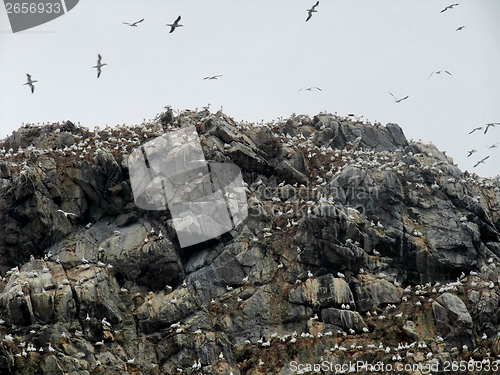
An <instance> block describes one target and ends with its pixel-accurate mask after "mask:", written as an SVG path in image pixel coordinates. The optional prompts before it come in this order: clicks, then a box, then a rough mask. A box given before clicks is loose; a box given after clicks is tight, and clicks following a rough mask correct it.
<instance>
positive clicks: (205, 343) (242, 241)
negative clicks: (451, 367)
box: [0, 109, 500, 375]
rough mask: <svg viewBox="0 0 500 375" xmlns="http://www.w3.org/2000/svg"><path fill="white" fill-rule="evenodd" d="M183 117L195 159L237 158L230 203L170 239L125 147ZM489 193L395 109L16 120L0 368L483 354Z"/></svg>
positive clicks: (7, 163)
mask: <svg viewBox="0 0 500 375" xmlns="http://www.w3.org/2000/svg"><path fill="white" fill-rule="evenodd" d="M192 125H194V126H196V130H197V133H198V136H199V139H200V144H201V146H202V149H203V153H204V156H205V158H206V159H207V160H208V161H210V162H219V163H233V164H235V165H237V166H238V167H239V168H240V169H241V171H242V175H243V179H244V181H245V183H246V187H245V193H246V194H247V198H248V201H247V204H248V217H247V219H246V220H245V221H244V222H243V223H242V224H240V225H239V226H238V227H236V228H234V229H233V230H232V231H229V232H228V233H225V234H223V235H221V236H218V237H217V238H213V239H211V240H209V241H206V242H204V243H199V244H196V245H193V246H190V247H188V248H181V247H180V245H179V241H178V239H177V232H176V230H175V229H176V227H175V226H174V225H173V218H172V215H171V214H170V212H169V210H168V209H166V210H158V211H153V210H145V209H141V208H140V207H138V206H137V205H136V204H135V201H134V195H133V191H132V185H131V182H130V170H129V165H128V156H129V155H130V154H131V153H132V151H133V150H134V149H136V148H137V147H139V146H140V145H142V144H145V143H146V142H148V141H151V140H152V139H155V138H156V137H160V136H162V134H164V133H165V132H167V133H168V132H171V131H175V130H177V129H179V128H183V127H187V126H192ZM499 199H500V181H499V180H498V178H496V179H485V178H481V177H479V176H477V175H474V174H470V173H469V172H467V171H466V172H462V171H460V169H459V168H458V167H457V166H456V165H454V164H453V161H452V159H451V158H449V157H448V156H446V154H445V153H444V152H441V151H439V150H438V149H437V148H436V147H435V146H433V145H424V144H422V143H419V142H413V141H408V140H407V139H406V138H405V136H404V134H403V131H402V129H401V128H400V127H399V126H398V125H396V124H387V125H386V126H382V125H380V124H374V125H372V124H368V123H361V122H359V121H353V120H352V119H351V118H349V117H340V116H337V115H331V114H326V113H320V114H318V115H317V116H314V117H313V118H309V117H307V116H295V115H294V116H292V117H291V118H290V119H287V120H285V121H280V122H273V123H269V124H248V123H244V122H242V123H237V122H235V121H234V120H232V119H231V118H229V117H228V116H226V115H224V114H222V113H220V112H218V113H216V114H211V113H210V112H208V111H207V110H204V111H201V112H191V111H186V112H184V113H181V114H179V115H177V116H174V114H173V111H172V110H171V109H168V110H167V111H166V112H165V113H162V114H160V115H158V116H157V120H156V121H151V122H148V123H143V124H141V125H137V126H131V127H125V126H118V127H116V128H109V127H108V128H106V129H96V130H94V131H90V130H88V129H86V128H84V127H81V126H77V125H74V124H73V123H71V122H70V121H67V122H65V123H63V124H51V125H45V126H26V127H23V128H21V129H19V130H18V131H16V132H14V133H13V134H12V135H11V136H9V137H7V138H6V139H4V140H2V141H1V142H0V273H1V275H2V277H3V279H2V280H1V281H0V319H1V320H0V340H1V341H2V346H1V347H0V372H2V373H3V372H5V373H13V374H55V373H73V374H124V373H129V374H174V373H176V372H181V371H182V372H183V373H188V374H197V373H201V372H203V373H205V374H223V375H229V374H230V373H233V374H234V375H237V374H288V373H291V368H290V362H291V361H299V362H300V363H310V364H313V363H316V362H317V361H318V358H321V357H323V359H324V360H326V361H328V362H330V363H332V364H337V365H341V364H346V363H348V362H349V361H356V360H361V361H368V362H369V363H373V364H374V363H376V362H377V361H391V362H392V363H393V364H394V363H401V364H422V365H424V364H431V363H441V364H443V361H445V360H450V359H454V360H461V359H462V360H466V361H469V358H470V357H472V358H473V359H475V360H478V359H481V360H483V359H485V360H486V359H488V360H490V361H493V360H494V356H496V355H497V354H499V353H500V349H499V348H500V342H499V339H498V332H500V315H499V314H500V313H499V311H500V309H499V303H500V297H499V296H500V267H499V266H500V205H499ZM178 228H179V227H177V229H178Z"/></svg>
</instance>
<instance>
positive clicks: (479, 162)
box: [474, 155, 490, 168]
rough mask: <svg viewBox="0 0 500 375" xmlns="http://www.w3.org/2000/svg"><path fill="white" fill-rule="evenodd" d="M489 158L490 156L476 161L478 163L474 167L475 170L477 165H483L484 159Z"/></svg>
mask: <svg viewBox="0 0 500 375" xmlns="http://www.w3.org/2000/svg"><path fill="white" fill-rule="evenodd" d="M489 157H490V156H489V155H488V156H486V157H485V158H482V159H481V160H479V161H478V162H477V163H476V164H475V165H474V168H476V167H477V166H478V165H479V164H483V163H484V161H485V160H486V159H488V158H489Z"/></svg>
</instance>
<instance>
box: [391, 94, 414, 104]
mask: <svg viewBox="0 0 500 375" xmlns="http://www.w3.org/2000/svg"><path fill="white" fill-rule="evenodd" d="M389 94H391V96H392V97H393V98H394V100H395V101H396V103H399V102H402V101H403V100H406V99H408V98H409V97H410V95H406V96H405V97H404V98H401V99H396V97H395V96H394V95H393V94H392V93H389Z"/></svg>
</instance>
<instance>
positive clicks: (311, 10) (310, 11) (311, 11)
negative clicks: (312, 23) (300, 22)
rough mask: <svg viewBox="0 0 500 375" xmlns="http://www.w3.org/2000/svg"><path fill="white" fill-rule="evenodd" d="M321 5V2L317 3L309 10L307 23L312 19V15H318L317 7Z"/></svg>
mask: <svg viewBox="0 0 500 375" xmlns="http://www.w3.org/2000/svg"><path fill="white" fill-rule="evenodd" d="M318 5H319V1H316V4H314V5H313V6H312V7H311V9H308V10H307V19H306V22H307V21H309V20H310V19H311V17H312V14H313V13H318V11H317V10H316V7H317V6H318Z"/></svg>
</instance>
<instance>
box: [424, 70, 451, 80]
mask: <svg viewBox="0 0 500 375" xmlns="http://www.w3.org/2000/svg"><path fill="white" fill-rule="evenodd" d="M441 72H442V70H438V71H437V72H432V73H431V74H430V75H429V77H427V79H429V78H431V76H432V75H433V74H434V73H436V74H441ZM444 72H445V73H447V74H448V75H450V76H451V73H450V72H449V71H447V70H445V71H444Z"/></svg>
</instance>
